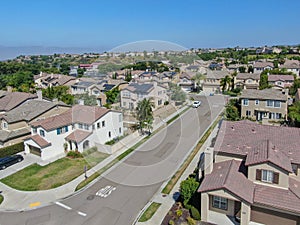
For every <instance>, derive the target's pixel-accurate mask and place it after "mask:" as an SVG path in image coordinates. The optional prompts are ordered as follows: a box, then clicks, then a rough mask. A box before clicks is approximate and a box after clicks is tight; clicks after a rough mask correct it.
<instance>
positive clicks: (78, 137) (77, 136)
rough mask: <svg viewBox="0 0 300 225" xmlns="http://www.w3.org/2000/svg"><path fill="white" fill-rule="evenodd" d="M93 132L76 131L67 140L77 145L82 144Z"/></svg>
mask: <svg viewBox="0 0 300 225" xmlns="http://www.w3.org/2000/svg"><path fill="white" fill-rule="evenodd" d="M91 134H92V132H88V131H84V130H75V131H74V132H72V133H71V134H69V135H68V136H67V137H66V138H65V139H66V140H70V141H75V142H77V143H80V142H82V141H83V140H84V139H86V138H87V137H88V136H90V135H91Z"/></svg>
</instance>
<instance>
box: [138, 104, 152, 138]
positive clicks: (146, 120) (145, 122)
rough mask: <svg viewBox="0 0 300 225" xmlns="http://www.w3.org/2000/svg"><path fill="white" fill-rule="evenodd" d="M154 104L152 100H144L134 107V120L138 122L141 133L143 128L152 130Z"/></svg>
mask: <svg viewBox="0 0 300 225" xmlns="http://www.w3.org/2000/svg"><path fill="white" fill-rule="evenodd" d="M153 107H154V104H153V102H152V98H149V99H146V98H144V99H143V100H142V101H139V102H138V104H137V107H136V118H137V120H138V121H139V128H140V129H141V132H143V128H145V127H146V128H147V129H149V133H150V129H151V128H152V123H153V111H152V108H153Z"/></svg>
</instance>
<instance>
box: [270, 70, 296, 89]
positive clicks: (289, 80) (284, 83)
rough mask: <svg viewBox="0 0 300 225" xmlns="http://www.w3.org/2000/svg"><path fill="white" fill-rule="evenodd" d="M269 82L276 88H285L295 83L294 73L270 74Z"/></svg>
mask: <svg viewBox="0 0 300 225" xmlns="http://www.w3.org/2000/svg"><path fill="white" fill-rule="evenodd" d="M268 83H269V85H271V86H272V88H274V89H278V90H284V89H287V88H289V87H291V86H292V85H293V83H294V76H293V75H280V74H276V75H274V74H269V75H268Z"/></svg>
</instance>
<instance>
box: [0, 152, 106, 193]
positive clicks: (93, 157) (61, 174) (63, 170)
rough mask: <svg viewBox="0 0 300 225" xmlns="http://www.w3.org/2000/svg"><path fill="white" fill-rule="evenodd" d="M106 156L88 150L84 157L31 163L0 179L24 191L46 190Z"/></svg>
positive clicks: (76, 175)
mask: <svg viewBox="0 0 300 225" xmlns="http://www.w3.org/2000/svg"><path fill="white" fill-rule="evenodd" d="M106 157H108V154H104V153H100V152H98V151H94V150H90V152H88V154H84V158H78V159H70V158H62V159H59V160H57V161H55V162H53V163H50V164H48V165H46V166H40V165H38V164H33V165H31V166H28V167H26V168H25V169H23V170H21V171H19V172H17V173H15V174H12V175H11V176H8V177H6V178H3V179H1V182H3V183H4V184H6V185H8V186H10V187H12V188H15V189H18V190H24V191H37V190H48V189H51V188H56V187H59V186H61V185H63V184H66V183H68V182H70V181H72V180H73V179H75V178H76V177H78V176H79V175H81V174H83V173H84V167H85V166H87V168H88V169H90V168H91V167H93V166H95V165H96V164H98V163H99V162H101V161H102V160H104V159H105V158H106Z"/></svg>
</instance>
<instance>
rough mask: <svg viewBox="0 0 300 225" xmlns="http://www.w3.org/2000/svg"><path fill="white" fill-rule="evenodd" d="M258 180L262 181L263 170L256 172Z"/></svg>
mask: <svg viewBox="0 0 300 225" xmlns="http://www.w3.org/2000/svg"><path fill="white" fill-rule="evenodd" d="M256 180H261V170H258V169H257V170H256Z"/></svg>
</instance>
